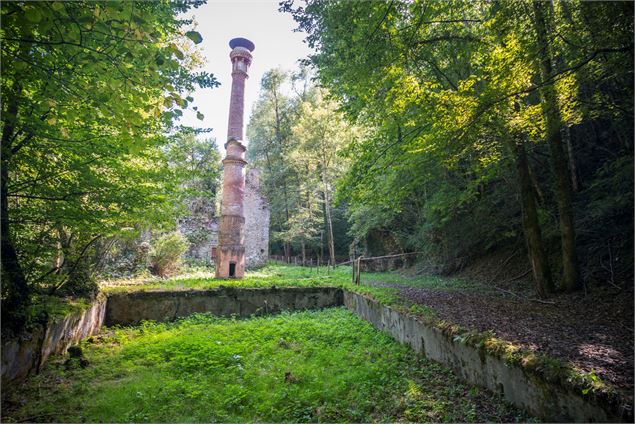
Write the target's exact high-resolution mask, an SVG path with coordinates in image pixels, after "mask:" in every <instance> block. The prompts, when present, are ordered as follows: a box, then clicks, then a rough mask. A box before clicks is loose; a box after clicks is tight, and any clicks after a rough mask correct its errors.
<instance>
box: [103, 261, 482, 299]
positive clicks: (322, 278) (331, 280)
mask: <svg viewBox="0 0 635 424" xmlns="http://www.w3.org/2000/svg"><path fill="white" fill-rule="evenodd" d="M351 272H352V271H351V267H350V266H341V267H337V268H335V269H334V270H333V269H328V268H327V267H320V268H316V267H313V268H311V267H300V266H294V265H283V264H277V263H270V264H269V265H267V266H266V267H264V268H260V269H258V270H254V271H247V273H246V275H245V278H242V279H227V280H217V279H215V278H214V274H213V273H212V272H210V271H202V272H198V273H190V274H186V275H179V276H176V277H172V278H166V279H161V278H147V277H146V278H137V279H122V280H110V281H103V282H102V283H101V288H102V290H103V291H105V292H129V291H145V290H191V289H213V288H217V287H219V286H226V287H272V286H276V287H317V286H346V285H352V284H351ZM361 280H362V283H364V284H367V283H368V282H370V281H383V282H387V283H403V284H407V285H409V286H414V287H424V288H434V289H443V290H453V289H457V288H461V289H466V288H471V287H472V286H474V285H473V284H470V283H469V282H467V281H463V280H457V279H451V278H442V277H435V276H413V277H408V276H404V275H403V274H400V273H398V272H394V271H393V272H363V273H362V276H361ZM474 288H476V286H474Z"/></svg>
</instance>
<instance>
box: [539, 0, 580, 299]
mask: <svg viewBox="0 0 635 424" xmlns="http://www.w3.org/2000/svg"><path fill="white" fill-rule="evenodd" d="M533 9H534V27H535V30H536V40H537V43H538V50H539V51H540V54H541V59H540V61H539V65H540V66H539V67H540V76H541V79H542V81H547V80H549V78H550V77H551V75H552V65H551V50H550V46H549V41H548V39H547V35H548V33H549V29H548V26H547V20H546V18H548V17H549V16H547V15H548V14H549V13H551V14H552V13H553V10H552V9H553V6H552V5H551V3H549V2H541V1H534V2H533ZM540 92H541V95H542V98H543V102H542V108H543V114H544V117H545V124H546V127H547V143H548V144H549V153H550V156H551V162H552V167H553V172H554V176H555V180H556V190H555V191H556V201H557V204H558V212H559V225H560V240H561V245H562V246H561V248H562V267H563V271H564V272H563V276H562V287H563V288H564V289H565V290H567V291H573V290H575V289H577V288H579V287H580V273H579V269H578V259H577V255H576V251H575V227H574V220H573V208H572V205H571V203H572V200H571V198H572V192H571V179H570V174H569V170H568V167H567V159H566V154H565V151H564V146H563V142H562V117H561V115H560V107H559V105H558V98H557V93H556V89H555V87H554V85H553V84H547V85H545V86H544V87H542V88H541V89H540Z"/></svg>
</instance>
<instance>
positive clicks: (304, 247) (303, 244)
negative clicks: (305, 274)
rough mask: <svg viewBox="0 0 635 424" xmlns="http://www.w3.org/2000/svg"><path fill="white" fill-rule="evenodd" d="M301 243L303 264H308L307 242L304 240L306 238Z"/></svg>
mask: <svg viewBox="0 0 635 424" xmlns="http://www.w3.org/2000/svg"><path fill="white" fill-rule="evenodd" d="M300 243H301V247H302V266H306V243H305V242H304V239H302V241H301V242H300Z"/></svg>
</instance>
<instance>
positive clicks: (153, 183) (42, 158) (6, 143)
mask: <svg viewBox="0 0 635 424" xmlns="http://www.w3.org/2000/svg"><path fill="white" fill-rule="evenodd" d="M200 4H201V2H200V1H195V2H105V1H89V2H86V1H78V2H26V3H25V2H8V3H2V29H1V30H0V38H1V40H2V64H3V66H2V76H1V78H2V98H3V102H2V170H3V174H2V205H3V210H2V212H3V213H2V220H3V221H2V224H3V227H2V234H3V235H2V243H3V244H2V255H3V264H4V265H5V266H4V267H3V281H4V282H6V284H3V291H2V297H3V301H4V300H6V299H9V298H11V299H13V297H15V296H14V295H16V294H17V293H26V292H28V290H24V288H25V286H26V285H27V284H28V287H27V288H28V289H29V290H31V291H33V290H39V289H42V288H47V289H50V288H51V287H52V288H53V289H54V288H55V287H58V286H63V287H64V288H65V289H67V290H70V289H71V286H72V285H73V284H74V283H73V282H74V281H76V282H78V283H81V282H82V281H83V280H84V279H85V278H88V277H90V275H92V273H93V272H94V269H95V267H96V266H97V265H98V263H99V258H100V257H101V256H102V255H103V253H104V252H103V251H101V250H100V247H102V246H103V245H104V244H103V243H101V242H102V241H104V240H106V239H109V238H111V237H113V236H116V235H121V234H122V233H124V232H127V231H130V229H131V228H136V230H138V229H139V226H140V225H139V224H146V223H148V222H152V223H153V224H154V225H156V226H157V227H160V226H168V227H169V226H172V225H173V223H174V214H175V213H176V211H175V202H173V201H171V199H173V198H175V197H176V194H175V193H177V192H178V188H179V178H178V175H176V172H175V170H174V169H171V168H170V166H169V157H168V155H167V154H166V153H167V149H166V148H165V145H166V144H168V142H169V137H168V136H167V134H168V133H169V132H172V131H174V130H175V129H176V128H177V125H176V123H177V122H176V121H177V119H178V117H179V116H181V115H182V110H183V109H185V108H187V107H190V102H191V101H192V100H193V99H191V98H186V95H187V93H189V92H190V91H192V90H193V89H194V88H195V87H196V86H200V87H210V88H211V87H215V86H217V85H218V83H217V81H216V79H215V78H214V77H213V76H212V75H210V74H207V73H205V72H196V71H195V70H196V68H197V67H198V66H200V65H201V64H202V59H201V57H200V54H199V53H198V52H197V51H196V50H194V48H193V42H194V43H200V42H201V37H200V34H198V33H196V32H194V31H188V29H189V27H190V26H191V24H192V22H191V21H188V20H184V19H182V18H181V17H180V16H182V14H183V13H185V12H186V11H187V10H188V9H190V8H191V7H198V6H199V5H200ZM12 251H14V252H17V263H16V262H14V261H5V259H6V258H9V257H10V253H11V252H12ZM5 255H9V256H5ZM12 296H13V297H12ZM23 297H24V296H23ZM22 302H26V299H24V298H23V299H22ZM5 306H7V305H5ZM11 307H13V306H11ZM5 309H6V310H7V311H9V309H10V308H9V306H7V308H3V314H4V313H5ZM9 312H10V311H9ZM7 313H8V312H7ZM3 316H4V315H3ZM3 321H4V320H3Z"/></svg>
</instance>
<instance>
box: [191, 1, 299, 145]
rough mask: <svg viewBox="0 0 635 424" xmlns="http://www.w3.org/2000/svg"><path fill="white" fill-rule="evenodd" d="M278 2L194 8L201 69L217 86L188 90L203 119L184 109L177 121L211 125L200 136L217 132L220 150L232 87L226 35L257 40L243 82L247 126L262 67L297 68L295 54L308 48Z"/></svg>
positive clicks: (219, 3)
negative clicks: (202, 58)
mask: <svg viewBox="0 0 635 424" xmlns="http://www.w3.org/2000/svg"><path fill="white" fill-rule="evenodd" d="M278 1H279V0H274V1H271V0H235V1H230V0H208V3H207V4H206V5H204V6H202V7H199V8H198V9H193V14H194V17H195V19H196V21H197V23H198V27H197V28H196V30H197V31H198V32H200V34H201V35H202V36H203V42H202V43H201V44H199V47H201V48H202V50H203V54H204V56H205V58H206V64H205V66H204V67H203V70H205V71H207V72H210V73H213V74H214V75H215V76H216V78H217V79H218V80H219V81H220V83H221V86H220V87H218V88H213V89H209V88H207V89H198V90H197V91H195V92H194V93H193V94H192V97H194V105H195V106H198V108H199V111H200V112H202V113H203V114H204V115H205V119H204V120H203V121H200V120H198V119H196V113H195V112H192V111H191V110H190V111H184V116H183V118H182V119H181V123H182V124H183V125H189V126H192V127H195V128H201V127H208V128H209V127H211V128H213V131H212V132H211V133H209V134H205V135H204V136H203V137H207V136H212V137H216V140H217V142H218V144H219V147H221V149H222V146H223V145H224V144H225V141H227V119H228V114H229V95H230V90H231V62H230V60H229V52H230V51H231V49H230V48H229V44H228V43H229V40H230V39H232V38H236V37H244V38H247V39H249V40H251V41H252V42H253V43H254V44H255V45H256V49H255V50H254V51H253V53H252V55H253V61H252V64H251V68H250V70H249V79H248V80H247V83H246V87H245V118H244V122H245V128H246V126H247V123H248V122H249V117H250V115H251V111H252V108H253V105H254V103H255V102H256V100H257V99H258V91H259V89H260V80H261V79H262V76H263V74H264V73H265V71H268V70H269V69H271V68H275V67H281V68H283V69H285V70H296V69H297V67H298V65H297V61H298V59H301V58H305V57H306V56H307V55H308V54H309V53H310V49H309V47H308V46H307V45H306V44H305V43H303V41H302V40H303V38H304V35H303V33H299V32H293V29H294V28H296V24H295V22H294V21H293V19H292V18H291V15H290V14H288V13H280V12H278ZM245 137H246V134H245ZM248 144H249V141H248V140H247V145H248Z"/></svg>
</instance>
